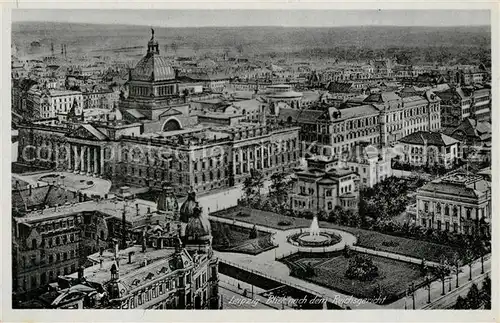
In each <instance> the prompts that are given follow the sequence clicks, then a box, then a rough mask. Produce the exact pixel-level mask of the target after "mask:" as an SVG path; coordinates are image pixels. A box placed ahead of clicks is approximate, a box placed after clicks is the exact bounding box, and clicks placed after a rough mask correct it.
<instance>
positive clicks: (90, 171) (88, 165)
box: [86, 147, 92, 174]
mask: <svg viewBox="0 0 500 323" xmlns="http://www.w3.org/2000/svg"><path fill="white" fill-rule="evenodd" d="M91 154H92V148H91V147H87V169H86V172H87V174H91V173H92V168H91V167H90V166H92V162H91V158H92V157H91Z"/></svg>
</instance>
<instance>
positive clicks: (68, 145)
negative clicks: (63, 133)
mask: <svg viewBox="0 0 500 323" xmlns="http://www.w3.org/2000/svg"><path fill="white" fill-rule="evenodd" d="M66 145H67V146H66V147H65V148H66V158H68V171H71V170H72V169H73V164H72V162H73V159H72V158H71V156H72V155H73V147H72V146H71V144H70V143H68V144H66ZM68 147H69V149H68Z"/></svg>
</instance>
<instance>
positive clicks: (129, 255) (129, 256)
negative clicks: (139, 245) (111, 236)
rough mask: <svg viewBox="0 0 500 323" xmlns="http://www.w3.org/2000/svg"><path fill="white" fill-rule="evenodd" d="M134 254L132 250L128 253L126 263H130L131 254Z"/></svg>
mask: <svg viewBox="0 0 500 323" xmlns="http://www.w3.org/2000/svg"><path fill="white" fill-rule="evenodd" d="M133 255H134V252H133V251H131V252H129V253H128V263H129V264H131V263H132V256H133Z"/></svg>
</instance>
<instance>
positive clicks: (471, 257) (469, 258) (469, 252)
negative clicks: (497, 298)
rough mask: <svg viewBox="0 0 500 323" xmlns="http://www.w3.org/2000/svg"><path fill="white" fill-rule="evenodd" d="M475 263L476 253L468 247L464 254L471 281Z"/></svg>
mask: <svg viewBox="0 0 500 323" xmlns="http://www.w3.org/2000/svg"><path fill="white" fill-rule="evenodd" d="M473 261H474V252H473V251H472V249H471V247H470V246H467V249H466V250H465V254H464V262H465V263H466V264H467V265H468V266H469V280H472V262H473Z"/></svg>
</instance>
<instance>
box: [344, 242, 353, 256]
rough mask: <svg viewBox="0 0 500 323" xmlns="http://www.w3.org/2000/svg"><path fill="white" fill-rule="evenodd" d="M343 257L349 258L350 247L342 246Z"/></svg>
mask: <svg viewBox="0 0 500 323" xmlns="http://www.w3.org/2000/svg"><path fill="white" fill-rule="evenodd" d="M344 257H345V258H350V257H351V247H350V246H349V245H345V246H344Z"/></svg>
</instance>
